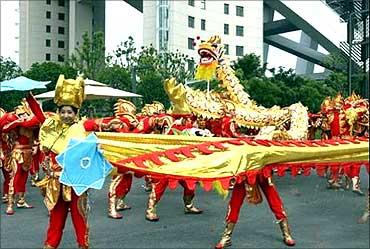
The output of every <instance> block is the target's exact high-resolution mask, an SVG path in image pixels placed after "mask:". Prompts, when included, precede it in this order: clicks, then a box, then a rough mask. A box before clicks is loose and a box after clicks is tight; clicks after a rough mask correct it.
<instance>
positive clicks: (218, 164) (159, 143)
mask: <svg viewBox="0 0 370 249" xmlns="http://www.w3.org/2000/svg"><path fill="white" fill-rule="evenodd" d="M97 135H98V137H99V143H100V144H101V148H102V150H103V151H104V155H105V156H106V158H107V159H108V160H110V161H111V162H112V163H113V164H114V165H115V166H116V167H117V168H118V171H119V172H124V171H133V172H140V173H142V174H149V175H154V176H159V177H168V178H172V179H177V180H180V179H192V180H195V181H211V182H212V181H215V180H219V179H230V178H231V177H236V176H239V175H246V174H248V173H253V172H257V171H261V170H263V169H264V167H266V166H268V165H289V164H292V165H294V164H296V165H299V167H307V165H308V164H309V165H310V167H312V166H314V165H322V164H324V165H327V166H343V165H345V164H347V165H348V164H350V165H357V166H361V165H367V166H368V165H369V163H368V157H369V144H368V139H353V140H328V141H321V140H320V141H315V140H312V141H300V142H298V141H294V140H292V141H282V142H276V141H267V140H250V139H230V138H214V137H189V136H171V135H154V134H148V135H143V134H140V135H138V134H119V133H97Z"/></svg>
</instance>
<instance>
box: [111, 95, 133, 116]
mask: <svg viewBox="0 0 370 249" xmlns="http://www.w3.org/2000/svg"><path fill="white" fill-rule="evenodd" d="M126 113H129V114H132V115H135V114H136V106H135V105H134V104H133V103H132V102H130V101H128V100H124V99H119V100H118V101H117V103H115V104H114V114H115V116H122V115H124V114H126Z"/></svg>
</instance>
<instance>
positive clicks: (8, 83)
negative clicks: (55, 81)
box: [0, 76, 51, 92]
mask: <svg viewBox="0 0 370 249" xmlns="http://www.w3.org/2000/svg"><path fill="white" fill-rule="evenodd" d="M50 82H51V81H37V80H31V79H29V78H27V77H24V76H19V77H17V78H14V79H11V80H4V81H1V82H0V91H1V92H5V91H12V90H16V91H28V90H32V89H37V88H46V85H47V84H49V83H50Z"/></svg>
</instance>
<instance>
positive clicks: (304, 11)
mask: <svg viewBox="0 0 370 249" xmlns="http://www.w3.org/2000/svg"><path fill="white" fill-rule="evenodd" d="M209 2H211V1H210V0H209ZM283 2H284V3H285V4H286V5H287V6H288V7H289V8H291V9H292V10H293V11H295V12H296V13H298V14H299V15H300V16H302V17H303V18H304V19H306V20H307V21H308V22H309V23H311V24H312V25H313V26H314V27H315V28H316V29H317V30H318V31H320V32H321V33H322V34H324V35H325V36H326V37H328V38H329V39H330V40H331V41H333V42H334V44H336V45H339V42H340V41H345V40H346V24H345V23H340V21H339V16H338V15H337V14H336V13H335V12H334V11H333V10H331V9H330V8H329V7H327V6H326V5H325V4H324V3H323V2H322V1H318V0H316V1H306V0H290V1H283ZM18 6H19V3H18V1H14V0H12V1H10V0H5V1H3V0H1V32H0V33H1V55H2V56H4V57H10V58H11V59H13V60H14V61H15V62H17V63H18V61H19V60H18V52H17V51H18V49H19V48H18V40H17V37H18V36H19V30H18V29H19V25H18V23H19V12H18V11H17V9H18ZM275 13H276V12H275ZM313 13H314V14H313ZM127 17H129V18H130V22H129V25H122V24H123V23H127ZM281 18H282V16H281V15H279V14H278V13H277V14H275V18H274V19H275V20H278V19H281ZM323 20H325V23H324V25H323ZM142 32H143V15H142V13H140V12H139V11H137V10H136V9H134V8H133V7H131V6H130V5H128V4H127V3H125V2H123V1H106V48H107V53H112V51H113V50H114V49H115V48H116V47H117V46H118V45H119V44H120V42H123V41H126V40H127V39H128V37H129V36H132V37H133V38H134V41H135V44H136V45H137V46H136V47H137V48H140V47H141V46H142V44H143V35H142ZM283 36H285V37H287V38H289V39H291V40H293V41H296V42H299V39H300V31H295V32H289V33H286V34H283ZM318 51H319V52H323V53H327V52H326V51H325V50H324V49H323V48H322V47H320V46H319V48H318ZM282 58H283V59H282ZM296 59H297V57H296V56H293V55H291V54H289V53H287V52H284V51H282V50H280V49H277V48H274V47H272V46H270V49H269V56H268V67H279V66H283V67H285V68H286V69H288V68H295V64H296ZM323 70H324V69H323V68H322V67H320V66H315V72H322V71H323Z"/></svg>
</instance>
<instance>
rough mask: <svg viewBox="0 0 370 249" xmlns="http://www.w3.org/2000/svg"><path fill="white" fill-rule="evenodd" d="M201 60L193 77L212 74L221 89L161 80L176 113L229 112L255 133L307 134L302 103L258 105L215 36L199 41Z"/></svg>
mask: <svg viewBox="0 0 370 249" xmlns="http://www.w3.org/2000/svg"><path fill="white" fill-rule="evenodd" d="M198 53H199V55H200V62H199V65H198V68H197V72H196V79H200V80H202V79H205V80H210V79H211V78H212V77H215V78H216V79H217V80H218V81H219V86H220V87H221V89H222V91H221V92H220V91H215V90H210V91H203V90H199V89H193V88H191V87H189V86H186V85H184V84H181V83H178V82H177V81H176V79H175V78H171V79H168V80H166V81H165V82H164V88H165V90H166V93H167V95H168V96H169V98H170V100H171V102H172V104H173V109H172V112H173V113H176V114H194V115H197V116H202V117H203V118H208V119H220V118H222V117H224V116H225V115H230V116H232V119H233V121H235V122H236V124H237V125H238V126H241V127H246V128H251V129H254V130H257V131H258V137H259V138H263V139H272V138H273V136H275V135H277V134H278V133H281V132H284V133H285V134H286V136H287V138H290V139H304V138H306V137H307V129H308V113H307V108H306V107H304V106H303V105H302V104H301V103H296V104H293V105H291V106H289V107H285V108H280V107H279V106H273V107H272V108H266V107H263V106H261V105H257V104H256V102H255V101H253V100H252V99H251V98H250V96H249V94H248V93H247V92H246V91H245V89H244V87H243V86H242V85H241V84H240V81H239V79H238V78H237V77H236V75H235V72H234V70H233V69H232V68H231V66H230V64H229V62H228V61H227V60H226V58H224V52H223V46H222V44H221V39H220V37H218V36H213V37H211V38H210V39H209V40H207V41H205V42H202V43H201V44H200V45H199V48H198Z"/></svg>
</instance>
